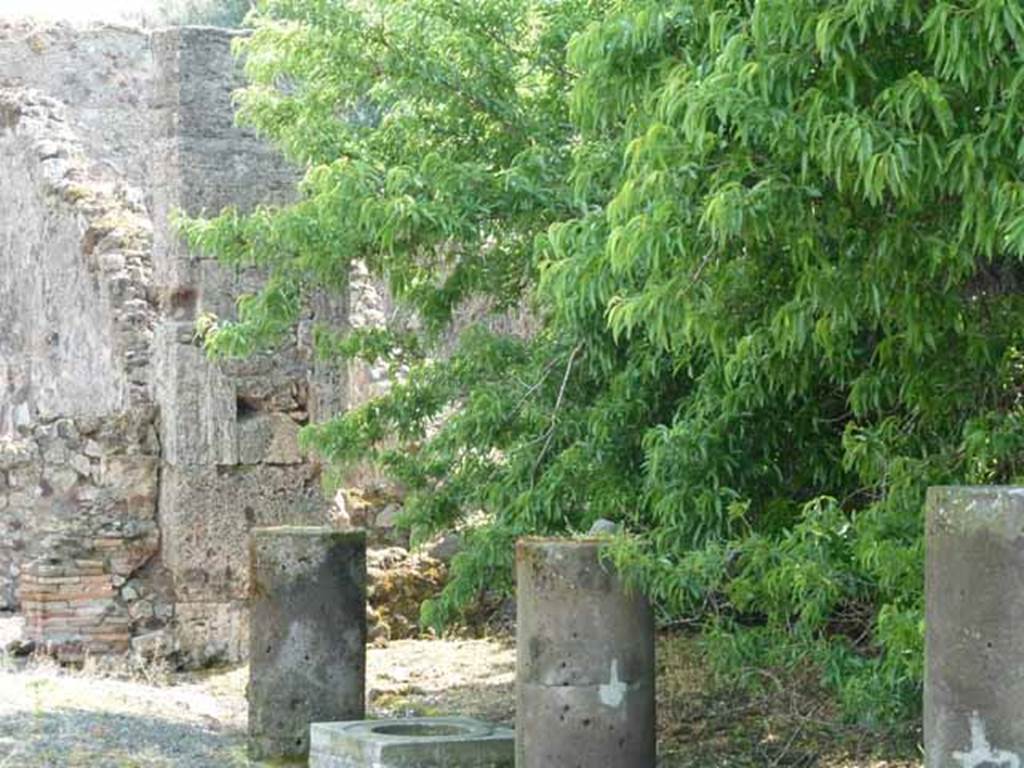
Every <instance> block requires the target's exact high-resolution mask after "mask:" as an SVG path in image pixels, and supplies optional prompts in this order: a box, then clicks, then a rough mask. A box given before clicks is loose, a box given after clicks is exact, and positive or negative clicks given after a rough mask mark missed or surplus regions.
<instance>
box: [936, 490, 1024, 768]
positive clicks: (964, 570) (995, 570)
mask: <svg viewBox="0 0 1024 768" xmlns="http://www.w3.org/2000/svg"><path fill="white" fill-rule="evenodd" d="M925 546H926V557H925V560H926V565H925V602H926V651H925V657H926V659H925V699H924V715H925V717H924V742H925V766H926V768H1021V765H1022V762H1024V717H1022V713H1024V641H1022V638H1024V488H1016V487H1007V486H980V487H977V486H975V487H939V488H931V489H929V491H928V502H927V512H926V542H925Z"/></svg>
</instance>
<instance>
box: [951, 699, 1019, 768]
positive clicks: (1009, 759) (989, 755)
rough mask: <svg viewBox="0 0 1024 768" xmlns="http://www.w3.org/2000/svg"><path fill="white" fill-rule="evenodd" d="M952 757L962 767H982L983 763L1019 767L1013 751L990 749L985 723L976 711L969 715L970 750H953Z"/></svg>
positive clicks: (1008, 767) (1011, 767)
mask: <svg viewBox="0 0 1024 768" xmlns="http://www.w3.org/2000/svg"><path fill="white" fill-rule="evenodd" d="M953 759H954V760H956V761H957V762H958V763H960V765H961V766H963V768H982V766H985V765H989V766H993V765H994V766H1000V765H1002V766H1006V768H1021V766H1020V758H1019V757H1018V756H1017V755H1015V754H1014V753H1013V752H1007V751H1006V750H1005V749H992V745H991V744H989V743H988V737H987V736H986V735H985V723H984V721H983V720H982V719H981V716H980V715H979V714H978V713H977V712H975V713H973V714H972V715H971V751H970V752H954V753H953Z"/></svg>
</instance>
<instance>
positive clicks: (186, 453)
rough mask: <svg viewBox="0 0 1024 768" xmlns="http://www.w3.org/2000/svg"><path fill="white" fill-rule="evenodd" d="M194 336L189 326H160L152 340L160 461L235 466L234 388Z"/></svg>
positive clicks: (171, 324) (187, 323) (236, 450)
mask: <svg viewBox="0 0 1024 768" xmlns="http://www.w3.org/2000/svg"><path fill="white" fill-rule="evenodd" d="M194 334H195V327H194V325H193V324H192V323H191V322H166V323H163V324H161V325H160V327H159V328H158V331H157V334H156V341H155V344H156V347H157V361H158V362H157V365H158V374H157V382H158V384H157V387H158V397H159V400H160V403H161V408H160V436H161V440H162V447H163V458H164V461H166V462H168V463H170V464H173V465H177V466H186V465H190V464H193V465H200V464H205V465H216V464H235V463H237V461H238V438H237V435H236V433H235V419H236V414H237V409H238V404H237V402H236V398H235V387H234V385H233V384H232V382H231V381H230V380H229V379H228V378H227V377H226V376H225V375H224V374H223V373H222V372H221V371H220V370H219V369H218V367H217V365H216V364H215V363H214V362H212V361H211V360H209V359H208V358H207V356H206V354H205V353H204V352H203V350H202V349H201V348H200V347H199V346H198V345H197V344H196V343H195V342H194V340H193V337H194Z"/></svg>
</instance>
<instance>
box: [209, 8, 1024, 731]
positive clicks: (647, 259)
mask: <svg viewBox="0 0 1024 768" xmlns="http://www.w3.org/2000/svg"><path fill="white" fill-rule="evenodd" d="M242 48H243V50H244V52H245V54H246V55H247V69H248V73H249V77H250V80H251V83H252V84H251V86H250V87H249V88H248V90H246V91H245V93H244V94H243V96H242V99H241V116H242V119H243V120H246V121H248V122H249V123H251V124H252V125H254V126H255V127H256V128H257V129H258V130H260V131H261V132H263V133H264V134H266V135H268V136H269V137H271V138H272V139H274V140H275V141H277V142H278V143H279V144H280V145H281V146H282V147H283V148H284V149H285V151H287V152H288V153H289V155H290V156H291V157H293V158H294V159H295V160H296V161H297V162H299V163H301V164H302V165H303V166H304V167H306V168H307V171H306V174H305V178H304V180H303V182H302V185H301V195H300V198H299V199H298V201H297V202H296V203H295V204H293V205H291V206H287V207H284V208H280V209H273V210H270V209H268V210H263V211H259V212H257V213H256V214H254V215H251V216H240V215H237V214H235V213H233V212H227V213H225V214H223V215H222V216H220V217H219V218H217V219H215V220H212V221H211V222H193V223H192V224H191V225H189V234H190V236H191V238H192V239H193V241H194V242H195V243H197V244H198V245H199V246H201V247H203V248H205V249H207V250H209V251H212V252H214V253H217V254H218V255H219V256H221V257H222V258H224V259H226V260H228V261H229V262H236V263H237V262H246V263H249V262H253V263H258V264H263V265H265V266H266V267H267V268H268V269H269V271H270V273H271V275H272V277H271V280H270V282H269V283H268V286H267V288H266V289H265V290H264V291H263V293H261V294H260V295H258V296H253V297H247V298H245V299H244V300H243V301H242V302H241V303H240V317H239V320H238V321H237V322H227V321H222V322H220V323H219V324H218V325H217V326H216V328H215V330H214V332H213V333H212V334H211V336H210V342H209V343H210V347H211V349H212V350H213V351H214V352H216V353H232V354H234V353H245V352H246V351H248V350H250V349H252V348H254V347H255V346H259V345H262V344H265V343H268V342H272V341H273V340H274V339H276V338H278V337H279V336H280V334H281V333H282V332H283V331H284V330H285V329H286V328H288V327H289V325H290V324H291V323H292V322H293V321H294V320H295V319H296V317H297V316H298V315H299V313H300V312H301V311H302V309H301V308H302V305H303V301H304V297H308V296H309V295H310V293H311V292H313V291H316V290H320V289H323V288H324V287H325V286H326V287H328V288H331V287H333V288H334V289H339V290H340V289H342V287H343V284H344V274H345V269H346V266H347V264H348V263H349V261H350V260H352V259H356V258H358V259H363V260H365V261H366V262H367V263H368V265H369V267H370V269H371V272H372V273H374V274H376V275H379V276H380V277H382V278H383V279H386V280H387V282H388V284H389V286H390V288H391V290H392V292H393V293H394V295H395V296H396V297H397V298H398V299H399V301H400V302H402V303H403V304H404V305H406V306H408V307H411V308H413V309H415V311H416V313H417V316H418V317H419V318H420V320H421V322H419V323H418V324H406V325H405V326H403V327H396V328H395V329H393V331H392V332H389V333H384V332H379V331H378V332H365V333H357V334H352V335H350V336H347V337H339V336H336V335H333V334H330V333H327V332H325V333H323V334H321V336H320V342H321V348H322V350H323V351H324V353H325V354H341V355H363V356H366V357H369V358H377V357H378V356H380V357H383V358H385V359H387V360H388V361H390V362H391V363H392V365H393V366H394V367H395V370H396V371H397V370H399V369H401V370H402V371H403V372H404V371H407V373H406V375H405V376H404V378H403V380H402V381H401V383H399V384H396V385H395V386H394V387H393V389H392V390H391V391H390V393H389V394H388V395H387V396H385V397H383V398H381V399H380V400H377V401H374V402H371V403H369V404H367V405H365V406H363V407H361V408H359V409H357V410H355V411H353V412H352V413H350V414H349V415H347V416H345V417H344V418H342V419H340V420H337V421H335V422H332V423H330V424H326V425H323V426H319V427H316V428H312V429H311V430H309V432H308V438H309V440H310V442H311V443H312V444H313V445H315V446H316V447H317V448H318V449H319V450H320V451H322V452H323V453H324V454H325V455H326V456H328V457H330V458H332V459H334V460H336V461H339V462H346V461H355V460H358V459H361V458H363V457H364V456H366V455H370V456H372V457H373V458H374V459H375V460H377V461H378V462H379V463H380V464H381V465H382V466H384V467H385V468H386V469H387V470H388V471H389V472H390V473H391V474H392V475H393V476H394V477H395V478H397V479H399V480H400V481H401V482H402V483H403V484H404V485H405V487H406V488H407V489H408V491H409V503H408V521H409V523H410V524H411V525H412V526H413V527H414V529H415V530H417V531H419V532H420V533H422V534H426V533H429V532H431V531H435V530H438V529H443V528H446V527H449V526H452V525H454V524H456V523H457V522H458V521H460V520H461V519H463V518H464V517H465V516H466V515H469V514H473V513H481V512H482V513H483V515H484V518H485V519H486V520H487V521H488V522H487V524H486V525H484V526H483V527H479V528H476V529H474V533H472V535H471V536H470V538H469V546H468V548H467V549H466V551H465V552H463V553H462V554H461V555H460V556H459V558H458V559H457V561H456V569H455V576H454V579H453V580H452V582H451V584H450V586H449V587H448V589H447V591H446V592H445V594H444V595H443V597H442V598H441V599H440V600H439V601H437V602H435V603H433V604H431V605H429V606H427V608H426V611H425V614H426V618H427V619H428V620H430V621H444V620H447V619H449V618H451V617H452V615H453V612H455V611H457V610H458V608H459V607H460V606H461V605H463V604H465V603H466V602H467V601H468V600H471V599H472V598H473V597H474V596H475V595H477V594H478V593H479V592H480V591H481V590H483V589H485V588H493V587H495V586H500V585H508V582H509V575H510V573H509V563H510V558H511V552H512V549H511V542H512V541H513V539H514V538H515V537H516V536H517V535H520V534H522V533H524V532H538V531H539V532H559V531H566V530H580V529H585V528H586V527H587V526H588V525H589V523H590V522H591V521H592V520H593V519H595V518H597V517H599V516H604V517H610V518H614V519H617V520H621V521H623V522H624V523H625V526H626V528H627V530H628V531H629V532H630V534H629V535H628V536H623V537H621V539H620V540H619V541H617V543H616V544H615V545H614V546H613V551H612V555H613V557H614V558H615V560H616V562H617V563H618V564H619V565H620V567H621V568H622V569H623V571H624V572H625V573H626V574H628V575H629V576H630V577H632V578H633V579H635V580H636V582H637V583H639V584H640V585H641V586H642V587H643V588H644V589H645V590H646V591H647V592H648V593H649V594H650V595H651V596H652V597H654V598H655V599H656V601H657V604H658V605H659V607H660V609H661V610H662V611H663V612H664V615H665V616H666V617H677V616H684V615H685V616H694V615H696V616H700V617H701V618H702V619H703V620H704V621H705V622H706V623H707V633H708V638H709V642H708V644H707V646H708V649H709V652H710V653H711V655H712V656H713V657H715V658H716V659H717V660H718V661H719V662H721V663H722V668H724V669H731V670H734V671H735V670H742V669H745V668H751V667H755V668H756V667H760V666H764V665H770V664H786V663H797V662H802V661H806V660H808V659H809V660H811V661H813V662H814V663H817V664H819V665H820V668H821V670H822V672H823V674H824V675H825V676H826V678H827V679H828V680H829V681H830V682H831V683H833V684H834V685H835V687H836V690H837V691H838V692H839V694H840V695H841V697H842V699H843V701H844V703H845V705H846V707H847V711H849V712H850V713H852V714H855V715H858V716H861V717H864V718H878V719H883V720H893V719H896V718H899V717H901V716H904V715H906V714H908V713H910V712H912V711H913V709H914V707H915V706H916V701H917V696H918V692H919V686H920V681H921V674H922V670H921V667H922V525H921V520H922V500H923V492H924V489H925V487H926V486H928V485H929V484H935V483H947V482H1004V481H1014V480H1019V479H1020V476H1021V474H1022V459H1024V452H1022V449H1024V430H1022V428H1021V426H1022V423H1021V422H1022V419H1024V412H1022V408H1021V392H1022V389H1021V388H1022V386H1024V361H1022V357H1021V354H1020V352H1019V349H1020V343H1021V339H1020V336H1021V334H1022V330H1021V329H1022V328H1024V306H1022V301H1021V291H1020V287H1021V281H1022V280H1024V268H1022V266H1021V263H1020V260H1021V256H1022V255H1024V183H1022V180H1021V167H1022V166H1021V162H1022V160H1024V140H1022V138H1021V129H1020V125H1021V124H1022V118H1024V11H1022V9H1021V6H1020V5H1019V3H1017V2H1015V0H970V1H969V2H968V1H967V0H958V1H954V0H929V1H928V2H924V0H845V1H842V0H831V1H826V0H813V1H812V0H756V1H755V0H746V1H742V0H704V1H703V2H701V1H699V0H690V1H689V2H684V1H682V0H677V1H673V2H654V1H653V0H606V2H598V1H597V0H594V1H588V0H475V2H472V3H469V2H466V3H462V2H436V1H435V0H373V1H372V2H365V3H362V4H356V3H352V4H351V5H350V6H348V7H346V6H344V5H343V4H342V3H340V2H333V1H332V0H270V1H269V2H268V3H267V4H266V5H265V7H264V8H263V15H262V16H260V18H259V19H258V20H257V21H256V33H255V35H254V36H253V37H252V38H251V39H249V40H248V41H246V42H245V43H243V45H242ZM467 303H472V304H473V306H475V307H477V308H479V307H481V306H483V307H486V308H488V310H489V311H490V313H491V314H492V315H495V316H497V315H501V314H508V313H515V312H519V313H523V312H525V313H526V314H528V316H529V317H530V320H531V321H530V324H531V325H532V327H533V330H532V332H531V333H529V334H520V335H516V334H508V333H505V334H501V333H496V332H494V331H492V330H489V328H493V327H495V326H496V325H497V324H495V323H487V322H483V323H468V322H465V321H463V320H461V319H460V317H461V316H462V313H460V308H463V307H465V306H466V305H467ZM478 314H479V312H478ZM453 319H454V321H455V328H456V330H457V334H456V335H458V337H459V342H458V343H457V344H455V345H454V346H453V349H452V350H451V351H450V355H449V356H448V357H446V358H443V359H439V358H438V357H437V356H436V354H434V355H432V352H433V351H435V350H436V347H437V345H438V344H440V343H442V342H444V341H446V340H447V339H449V338H450V337H451V336H452V335H453V333H454V332H453V331H452V324H453Z"/></svg>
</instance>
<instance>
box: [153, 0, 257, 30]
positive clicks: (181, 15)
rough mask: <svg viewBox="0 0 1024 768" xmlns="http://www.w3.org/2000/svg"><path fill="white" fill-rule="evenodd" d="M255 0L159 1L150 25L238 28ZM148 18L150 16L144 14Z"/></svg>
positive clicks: (242, 23)
mask: <svg viewBox="0 0 1024 768" xmlns="http://www.w3.org/2000/svg"><path fill="white" fill-rule="evenodd" d="M254 5H255V0H158V3H157V8H156V12H155V14H152V18H147V20H148V21H149V22H150V23H157V24H180V25H188V24H195V25H202V26H211V27H225V28H229V29H230V28H236V27H241V26H243V25H244V23H245V16H246V14H247V13H249V11H250V10H252V8H253V6H254ZM144 16H146V17H148V16H150V15H149V14H144Z"/></svg>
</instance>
